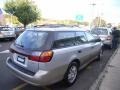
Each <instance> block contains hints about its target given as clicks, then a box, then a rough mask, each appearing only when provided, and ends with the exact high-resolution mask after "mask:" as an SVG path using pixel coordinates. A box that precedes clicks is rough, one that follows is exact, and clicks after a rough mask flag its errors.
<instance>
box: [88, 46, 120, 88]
mask: <svg viewBox="0 0 120 90" xmlns="http://www.w3.org/2000/svg"><path fill="white" fill-rule="evenodd" d="M90 90H120V47H119V48H118V49H117V50H116V51H115V53H114V55H113V56H112V57H111V59H110V61H109V62H108V64H107V66H106V68H105V69H104V71H103V73H101V75H100V76H99V78H98V79H97V80H96V82H95V83H94V84H93V86H92V87H91V88H90Z"/></svg>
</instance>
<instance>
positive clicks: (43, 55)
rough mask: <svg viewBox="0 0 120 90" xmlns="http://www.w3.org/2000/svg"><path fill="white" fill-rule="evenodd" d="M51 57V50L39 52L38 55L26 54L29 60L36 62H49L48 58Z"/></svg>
mask: <svg viewBox="0 0 120 90" xmlns="http://www.w3.org/2000/svg"><path fill="white" fill-rule="evenodd" d="M52 57H53V52H52V51H44V52H42V53H41V55H40V56H33V55H31V56H28V59H29V60H32V61H37V62H50V60H51V59H52Z"/></svg>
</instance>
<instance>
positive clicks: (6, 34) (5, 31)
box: [0, 27, 16, 39]
mask: <svg viewBox="0 0 120 90" xmlns="http://www.w3.org/2000/svg"><path fill="white" fill-rule="evenodd" d="M15 37H16V34H15V30H14V28H11V27H0V39H15Z"/></svg>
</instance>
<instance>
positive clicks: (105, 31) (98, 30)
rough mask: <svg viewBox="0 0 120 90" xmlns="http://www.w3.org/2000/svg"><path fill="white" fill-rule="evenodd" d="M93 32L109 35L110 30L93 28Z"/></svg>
mask: <svg viewBox="0 0 120 90" xmlns="http://www.w3.org/2000/svg"><path fill="white" fill-rule="evenodd" d="M91 33H92V34H97V35H107V34H108V31H107V29H93V30H92V31H91Z"/></svg>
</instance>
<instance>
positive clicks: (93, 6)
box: [89, 1, 96, 28]
mask: <svg viewBox="0 0 120 90" xmlns="http://www.w3.org/2000/svg"><path fill="white" fill-rule="evenodd" d="M89 5H91V6H92V9H93V10H92V15H91V16H92V18H91V23H90V28H92V25H93V23H92V21H93V20H94V8H95V6H96V3H94V1H93V2H92V3H91V4H89Z"/></svg>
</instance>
